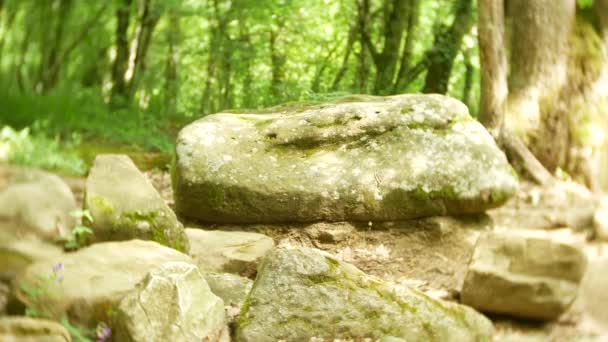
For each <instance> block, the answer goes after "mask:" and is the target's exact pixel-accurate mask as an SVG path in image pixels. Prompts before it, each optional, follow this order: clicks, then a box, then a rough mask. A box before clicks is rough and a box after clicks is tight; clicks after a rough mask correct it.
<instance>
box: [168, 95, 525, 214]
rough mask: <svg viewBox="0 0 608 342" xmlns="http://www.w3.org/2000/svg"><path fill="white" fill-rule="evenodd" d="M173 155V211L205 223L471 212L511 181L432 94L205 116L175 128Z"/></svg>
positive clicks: (453, 105)
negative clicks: (180, 129)
mask: <svg viewBox="0 0 608 342" xmlns="http://www.w3.org/2000/svg"><path fill="white" fill-rule="evenodd" d="M176 156H177V158H176V163H175V167H174V173H173V186H174V189H175V194H174V196H175V205H176V210H177V211H178V213H179V214H181V215H184V216H186V217H190V218H195V219H199V220H203V221H209V222H227V223H234V222H241V223H256V222H266V223H268V222H298V221H299V222H310V221H318V220H325V221H343V220H353V221H386V220H402V219H410V218H417V217H426V216H437V215H448V214H465V213H477V212H482V211H484V210H486V209H489V208H494V207H497V206H500V205H501V204H502V203H504V202H505V201H506V200H507V199H508V198H509V197H510V196H511V195H512V194H513V193H514V192H515V191H516V189H517V179H516V176H515V174H514V172H513V170H512V169H511V167H510V166H509V164H508V162H507V159H506V157H505V155H504V154H503V153H502V152H501V151H500V149H499V148H498V147H497V146H496V144H495V142H494V140H493V139H492V137H491V136H490V135H489V134H488V132H487V131H486V130H485V129H484V128H483V126H482V125H481V124H479V123H478V122H477V121H475V120H474V119H473V118H471V116H470V115H469V114H468V110H467V108H466V106H465V105H464V104H462V103H461V102H459V101H457V100H455V99H452V98H449V97H445V96H441V95H398V96H391V97H369V96H367V97H366V96H362V97H351V98H345V99H342V100H341V101H338V102H334V103H326V104H320V105H314V106H308V107H299V108H292V109H285V108H283V109H281V110H276V111H271V112H270V113H268V114H215V115H210V116H207V117H205V118H203V119H201V120H198V121H195V122H194V123H192V124H190V125H189V126H187V127H185V128H184V129H183V130H182V131H181V132H180V134H179V137H178V139H177V145H176Z"/></svg>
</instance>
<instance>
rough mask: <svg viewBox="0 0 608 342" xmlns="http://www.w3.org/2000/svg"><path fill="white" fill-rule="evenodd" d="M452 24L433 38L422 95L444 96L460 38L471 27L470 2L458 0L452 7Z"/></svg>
mask: <svg viewBox="0 0 608 342" xmlns="http://www.w3.org/2000/svg"><path fill="white" fill-rule="evenodd" d="M454 6H455V7H454V14H455V17H454V22H453V23H452V25H451V26H450V27H449V28H447V29H444V30H441V31H439V33H438V34H437V36H436V37H435V43H434V44H433V45H434V48H433V50H432V51H431V52H430V54H429V56H428V63H429V64H428V70H427V74H426V80H425V82H424V88H423V90H422V91H423V92H424V93H438V94H446V93H447V92H448V84H449V81H450V75H451V74H452V67H453V65H454V59H455V58H456V56H457V55H458V52H459V51H460V45H461V43H462V38H463V37H464V35H465V34H467V33H468V32H469V31H470V30H471V27H472V26H473V20H472V12H473V1H472V0H458V2H457V3H456V4H455V5H454Z"/></svg>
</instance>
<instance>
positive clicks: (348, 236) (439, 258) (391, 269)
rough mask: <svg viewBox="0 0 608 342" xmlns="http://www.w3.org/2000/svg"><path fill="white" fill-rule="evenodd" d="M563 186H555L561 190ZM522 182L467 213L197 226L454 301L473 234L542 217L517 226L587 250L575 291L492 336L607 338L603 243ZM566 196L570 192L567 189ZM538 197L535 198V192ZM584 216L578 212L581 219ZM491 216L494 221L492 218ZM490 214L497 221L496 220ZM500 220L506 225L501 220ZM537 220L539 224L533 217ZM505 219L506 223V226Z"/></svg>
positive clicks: (160, 177)
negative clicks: (563, 308)
mask: <svg viewBox="0 0 608 342" xmlns="http://www.w3.org/2000/svg"><path fill="white" fill-rule="evenodd" d="M146 175H147V176H148V177H149V179H150V180H151V181H152V183H153V184H154V185H155V187H156V188H157V189H158V190H159V192H160V193H161V195H162V196H163V198H164V199H165V200H166V201H167V202H168V203H169V205H172V189H171V180H170V176H169V174H168V173H167V172H165V171H148V172H146ZM66 181H67V183H68V184H69V185H70V186H71V187H72V190H73V191H74V193H75V195H76V197H77V199H78V200H79V201H82V196H83V191H84V178H80V177H71V178H66ZM562 190H563V189H559V191H558V193H559V194H563V193H564V191H562ZM542 191H543V190H539V189H538V188H536V187H532V186H528V187H524V189H523V192H522V193H521V194H519V195H518V196H517V197H518V198H516V199H513V200H511V201H510V202H509V203H508V204H507V205H506V206H505V207H504V208H501V209H498V210H494V211H490V212H489V213H488V215H482V216H477V217H467V218H458V219H456V218H447V217H442V218H429V219H423V220H417V221H404V222H390V223H363V222H362V223H346V222H339V223H315V224H294V225H285V224H283V225H275V226H273V225H262V224H260V225H248V226H237V225H234V226H231V225H221V226H218V225H199V224H196V223H188V222H186V223H185V225H186V226H190V227H195V226H196V227H199V228H204V229H222V230H248V231H255V232H259V233H263V234H266V235H268V236H271V237H272V238H273V239H274V240H275V243H276V244H277V245H278V246H289V245H291V246H306V247H314V248H319V249H321V250H325V251H327V252H329V253H332V254H333V255H335V256H336V257H337V258H338V259H341V260H344V261H346V262H350V263H352V264H354V265H356V266H357V267H358V268H360V269H361V270H363V271H365V272H367V273H369V274H372V275H374V276H377V277H380V278H382V279H384V280H386V281H389V282H392V283H397V284H403V285H408V286H410V287H412V288H416V289H418V290H420V291H423V292H425V293H426V294H427V295H430V296H432V297H435V298H440V299H444V300H450V301H458V300H459V293H460V289H461V287H462V284H463V281H464V277H465V274H466V270H467V264H468V261H469V258H470V256H471V254H472V251H473V247H474V244H475V241H476V239H477V237H478V235H479V234H480V233H481V232H482V231H487V230H490V229H494V230H501V229H511V230H512V229H514V228H513V227H522V226H526V225H536V226H537V225H539V224H540V223H539V219H538V217H541V220H540V221H542V220H544V221H547V222H548V223H547V222H545V225H546V226H547V228H552V229H545V230H521V233H522V234H532V235H541V236H545V237H548V238H552V239H557V240H561V241H564V240H565V241H569V242H571V243H574V244H577V245H579V246H581V248H583V250H584V251H585V253H586V254H587V256H588V260H589V265H588V271H587V275H586V276H585V278H584V280H583V284H582V286H581V292H580V293H579V297H578V298H577V300H576V301H575V303H574V304H573V305H572V307H571V308H570V310H569V311H568V312H566V313H565V314H564V315H562V317H560V319H558V320H557V321H554V322H548V323H547V322H545V323H543V322H531V321H522V320H514V319H511V318H507V317H496V316H492V317H490V318H491V319H492V321H493V322H494V324H495V327H496V339H495V340H496V341H513V342H515V341H524V342H525V341H538V342H540V341H543V342H544V341H555V342H562V341H563V342H569V341H598V342H599V341H608V309H607V308H606V305H607V304H608V291H606V289H608V243H601V242H598V241H591V240H590V239H588V234H589V232H588V231H586V230H584V229H583V230H581V229H579V230H576V229H571V228H569V227H567V226H569V225H577V220H578V221H580V220H581V217H583V216H585V215H584V213H583V214H581V212H584V211H585V206H584V205H580V203H581V202H580V201H578V199H576V198H574V199H573V198H570V202H573V201H574V202H577V203H579V205H578V206H576V205H573V203H562V204H563V205H565V206H572V207H571V208H570V209H568V210H563V208H561V207H559V204H556V203H553V202H560V200H559V199H556V198H557V197H559V196H560V195H559V194H556V192H555V190H553V192H551V191H544V192H543V193H542V194H540V195H539V194H538V193H539V192H542ZM530 197H532V198H536V199H535V200H533V202H539V201H540V202H546V203H544V204H547V206H549V207H552V210H550V211H544V212H539V210H538V208H541V207H542V206H543V203H540V204H539V203H534V205H533V207H534V208H531V206H522V203H523V202H525V201H522V199H523V198H530ZM570 197H571V196H570ZM538 198H541V199H538ZM583 220H584V219H583ZM493 222H494V223H493ZM497 222H498V223H497ZM505 225H506V226H505ZM540 225H542V224H540ZM507 226H508V227H507Z"/></svg>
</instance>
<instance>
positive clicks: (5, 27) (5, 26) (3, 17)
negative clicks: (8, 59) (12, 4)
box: [0, 9, 18, 61]
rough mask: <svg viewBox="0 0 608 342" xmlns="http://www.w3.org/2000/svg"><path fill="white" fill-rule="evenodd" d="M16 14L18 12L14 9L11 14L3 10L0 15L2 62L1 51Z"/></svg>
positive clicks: (0, 58)
mask: <svg viewBox="0 0 608 342" xmlns="http://www.w3.org/2000/svg"><path fill="white" fill-rule="evenodd" d="M17 12H18V11H17V10H16V9H15V10H13V11H11V12H7V11H6V10H3V11H2V14H0V24H1V27H2V34H0V61H1V60H2V51H3V49H4V44H5V42H6V36H7V35H8V32H9V31H10V30H11V27H12V26H13V23H14V22H15V17H16V16H17Z"/></svg>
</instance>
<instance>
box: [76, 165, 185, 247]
mask: <svg viewBox="0 0 608 342" xmlns="http://www.w3.org/2000/svg"><path fill="white" fill-rule="evenodd" d="M86 187H87V188H86V196H85V207H86V208H87V209H88V210H89V211H90V213H91V216H92V217H93V222H92V223H90V224H91V226H92V228H93V231H94V233H95V239H96V240H97V241H119V240H129V239H141V240H153V241H156V242H158V243H160V244H163V245H165V246H169V247H171V248H175V249H177V250H179V251H182V252H187V251H188V250H189V243H188V238H187V237H186V234H185V232H184V227H183V226H182V224H181V223H180V222H179V221H178V220H177V217H176V216H175V213H174V212H173V211H172V210H171V209H170V208H169V207H168V206H167V204H166V203H165V202H164V201H163V199H162V197H161V196H160V194H159V193H158V192H157V191H156V189H155V188H154V186H152V184H151V183H150V182H149V181H148V180H147V179H146V178H145V177H144V175H143V174H142V173H141V172H139V170H138V169H137V167H136V166H135V164H133V162H132V161H131V159H130V158H129V157H128V156H125V155H111V154H106V155H99V156H97V158H95V162H94V163H93V167H92V168H91V171H90V173H89V176H88V178H87V184H86Z"/></svg>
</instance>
